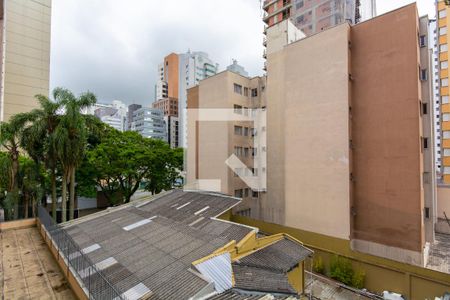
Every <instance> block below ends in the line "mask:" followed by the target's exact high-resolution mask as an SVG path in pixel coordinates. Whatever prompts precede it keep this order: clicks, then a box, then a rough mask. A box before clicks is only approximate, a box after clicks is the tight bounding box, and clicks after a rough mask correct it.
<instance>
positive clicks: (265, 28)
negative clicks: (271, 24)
mask: <svg viewBox="0 0 450 300" xmlns="http://www.w3.org/2000/svg"><path fill="white" fill-rule="evenodd" d="M267 27H268V26H264V30H263V34H264V35H266V34H267Z"/></svg>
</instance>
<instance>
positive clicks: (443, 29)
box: [439, 26, 447, 35]
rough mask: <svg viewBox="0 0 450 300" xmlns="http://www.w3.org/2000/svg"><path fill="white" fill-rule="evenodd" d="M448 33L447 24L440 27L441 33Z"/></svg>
mask: <svg viewBox="0 0 450 300" xmlns="http://www.w3.org/2000/svg"><path fill="white" fill-rule="evenodd" d="M444 34H447V26H444V27H441V28H439V35H444Z"/></svg>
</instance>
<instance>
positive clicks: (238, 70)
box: [227, 59, 248, 77]
mask: <svg viewBox="0 0 450 300" xmlns="http://www.w3.org/2000/svg"><path fill="white" fill-rule="evenodd" d="M227 70H228V71H231V72H234V73H238V74H240V75H242V76H244V77H248V72H247V71H245V68H244V67H243V66H241V65H239V64H238V62H237V60H235V59H233V63H232V64H231V65H229V66H228V67H227Z"/></svg>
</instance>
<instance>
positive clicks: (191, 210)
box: [64, 191, 305, 300]
mask: <svg viewBox="0 0 450 300" xmlns="http://www.w3.org/2000/svg"><path fill="white" fill-rule="evenodd" d="M239 201H240V200H239V199H236V198H234V197H229V196H225V195H220V194H214V193H202V192H183V191H172V192H169V193H166V194H164V195H163V196H160V197H158V198H157V199H155V200H150V201H147V202H140V203H138V204H133V203H132V204H131V205H125V206H121V207H118V208H112V209H110V210H107V211H104V212H101V213H98V214H96V215H91V216H87V217H85V218H80V219H78V220H76V221H74V222H69V223H66V224H65V225H64V228H65V230H66V231H67V233H68V234H69V235H70V236H71V237H72V238H73V240H74V241H75V242H76V243H77V244H78V246H79V247H80V248H81V249H83V250H82V251H83V252H84V253H85V254H86V255H87V256H88V257H89V258H90V259H91V261H92V262H93V263H94V264H96V265H97V267H98V269H101V271H100V272H101V273H103V275H104V276H105V277H106V278H107V279H108V280H109V281H110V282H111V283H112V284H113V285H114V286H115V288H116V290H118V291H119V292H120V293H122V294H124V293H127V294H133V293H134V292H136V291H137V290H146V289H148V290H150V291H151V294H150V295H149V296H148V295H147V296H148V297H149V298H148V299H152V300H157V299H164V300H166V299H188V298H190V297H193V296H194V295H197V294H198V293H199V292H204V291H209V290H211V291H210V292H209V294H211V293H212V292H213V291H214V283H213V282H212V281H211V279H208V277H206V276H204V275H201V274H200V272H199V271H198V270H197V269H196V268H195V267H194V266H193V265H192V263H193V262H194V261H198V260H199V259H202V258H205V257H207V256H209V255H211V254H212V253H213V252H214V251H216V250H217V249H219V248H221V247H223V246H225V245H226V244H228V243H229V242H230V241H232V240H235V241H236V242H239V241H240V240H241V239H243V238H244V237H245V236H246V235H248V234H249V233H250V232H252V231H256V229H255V228H252V227H248V226H244V225H240V224H236V223H232V222H228V221H223V220H218V219H216V218H214V217H216V216H218V215H220V214H222V213H224V212H226V211H227V210H229V209H230V208H232V207H233V206H235V205H236V204H238V203H239ZM294 244H295V243H294ZM299 249H300V250H299ZM302 249H303V247H302V246H300V245H299V244H297V248H295V247H294V245H291V244H290V243H289V241H287V242H286V241H284V239H282V240H281V241H278V242H275V243H274V244H272V245H269V246H267V247H265V248H263V249H261V250H259V251H256V252H254V253H251V254H250V255H248V256H246V257H244V258H242V259H241V260H240V261H239V262H237V263H236V265H234V266H233V271H235V276H236V283H237V284H236V287H239V288H242V289H248V290H251V289H254V290H259V291H261V292H263V291H266V290H268V291H279V292H284V293H295V290H293V289H292V287H290V285H289V283H288V281H287V277H286V275H285V274H284V273H285V271H286V270H289V269H290V268H292V267H294V261H295V260H297V261H295V264H297V263H298V262H299V261H300V260H301V259H302V257H304V255H305V253H303V250H302ZM285 252H286V253H285ZM271 255H274V256H275V257H273V256H271ZM263 260H266V262H265V264H264V262H263ZM278 264H279V266H278ZM267 265H269V266H270V267H269V268H267ZM250 269H251V270H252V272H253V273H254V274H257V273H258V272H259V273H261V274H262V273H264V274H266V273H270V276H271V277H272V279H270V280H266V281H264V280H260V279H256V278H251V276H249V275H248V272H242V270H250ZM259 273H258V274H259ZM274 274H275V275H274ZM247 280H251V281H252V282H253V284H250V283H248V282H246V281H247ZM265 288H266V289H265ZM216 291H217V289H216ZM207 294H208V293H207ZM213 299H214V298H213ZM218 299H220V298H218ZM227 299H228V298H227ZM229 299H233V298H229ZM237 299H240V298H237ZM242 299H247V298H242ZM249 299H253V298H249ZM255 299H259V298H255Z"/></svg>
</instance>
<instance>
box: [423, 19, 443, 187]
mask: <svg viewBox="0 0 450 300" xmlns="http://www.w3.org/2000/svg"><path fill="white" fill-rule="evenodd" d="M429 30H430V32H429V34H428V41H427V42H428V48H429V49H430V53H431V54H430V55H431V58H430V60H431V65H432V68H433V69H432V70H431V71H430V75H432V76H431V77H432V78H433V91H432V93H433V95H432V99H433V105H432V106H431V109H432V110H433V116H434V120H433V122H434V137H435V138H434V148H435V155H434V157H435V160H436V172H437V173H438V176H439V178H438V180H440V173H441V159H442V158H441V138H442V137H441V122H440V121H441V120H440V119H441V114H440V107H441V103H440V97H439V73H438V72H439V66H438V63H439V62H438V48H437V44H438V42H437V35H436V21H431V22H430V26H429Z"/></svg>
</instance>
